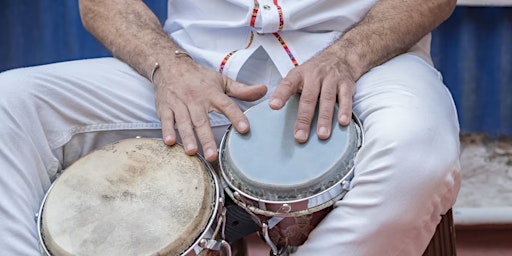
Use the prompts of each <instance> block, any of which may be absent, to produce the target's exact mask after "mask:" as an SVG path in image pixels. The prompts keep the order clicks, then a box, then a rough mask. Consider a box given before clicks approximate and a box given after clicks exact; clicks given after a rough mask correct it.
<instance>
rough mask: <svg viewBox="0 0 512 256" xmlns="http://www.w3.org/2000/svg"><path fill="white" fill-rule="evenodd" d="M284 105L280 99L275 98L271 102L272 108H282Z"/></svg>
mask: <svg viewBox="0 0 512 256" xmlns="http://www.w3.org/2000/svg"><path fill="white" fill-rule="evenodd" d="M282 104H283V102H282V101H281V100H280V99H277V98H274V99H272V100H270V106H272V107H281V105H282Z"/></svg>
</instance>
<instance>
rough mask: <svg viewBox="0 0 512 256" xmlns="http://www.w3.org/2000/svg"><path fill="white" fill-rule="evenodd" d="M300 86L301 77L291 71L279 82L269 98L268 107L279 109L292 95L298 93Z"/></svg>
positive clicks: (298, 73) (293, 70)
mask: <svg viewBox="0 0 512 256" xmlns="http://www.w3.org/2000/svg"><path fill="white" fill-rule="evenodd" d="M302 86H303V84H302V75H300V72H298V71H296V69H292V70H291V71H290V72H289V73H288V75H287V76H286V77H285V78H283V80H281V82H279V84H278V85H277V87H276V89H275V91H274V93H273V94H272V96H271V97H270V101H269V104H270V107H271V108H272V109H280V108H282V107H283V106H284V104H285V102H286V101H287V100H288V99H289V98H290V97H291V96H292V95H294V94H296V93H298V92H299V90H300V88H301V87H302Z"/></svg>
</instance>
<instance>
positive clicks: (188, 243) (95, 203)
mask: <svg viewBox="0 0 512 256" xmlns="http://www.w3.org/2000/svg"><path fill="white" fill-rule="evenodd" d="M218 190H219V189H218V188H217V187H216V180H215V179H214V177H213V176H212V173H211V168H210V167H209V165H207V164H206V163H205V162H204V160H202V158H199V157H197V156H188V155H186V154H185V153H184V150H183V148H182V147H181V146H180V145H175V146H172V147H170V146H167V145H165V144H164V143H163V142H162V140H158V139H149V138H133V139H127V140H122V141H119V142H116V143H113V144H109V145H107V146H104V147H103V148H101V149H98V150H96V151H93V152H91V153H90V154H88V155H86V156H84V157H82V158H81V159H79V160H78V161H77V162H75V163H74V164H73V165H71V166H70V167H69V168H67V169H66V170H65V171H64V172H63V174H62V175H61V176H60V177H59V178H58V179H57V180H56V181H55V182H54V184H53V185H52V187H51V188H50V190H49V191H48V193H47V195H46V197H45V200H44V201H43V205H42V206H41V211H40V213H39V218H38V222H39V223H38V227H39V229H40V236H41V238H40V240H41V246H42V248H43V255H53V256H60V255H95V256H100V255H108V256H112V255H123V256H127V255H197V254H196V252H195V249H194V248H193V247H196V249H197V243H198V241H199V239H200V238H201V237H203V236H205V234H206V232H207V231H208V230H210V229H211V228H212V225H214V221H213V218H214V216H216V215H217V211H218V204H217V203H218V202H217V199H218V198H219V197H220V195H219V191H218ZM196 251H197V250H196Z"/></svg>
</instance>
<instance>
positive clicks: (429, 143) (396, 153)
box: [296, 54, 460, 256]
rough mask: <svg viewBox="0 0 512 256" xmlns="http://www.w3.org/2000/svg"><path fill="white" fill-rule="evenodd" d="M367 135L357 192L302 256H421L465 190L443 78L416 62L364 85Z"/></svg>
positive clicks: (358, 101) (389, 68)
mask: <svg viewBox="0 0 512 256" xmlns="http://www.w3.org/2000/svg"><path fill="white" fill-rule="evenodd" d="M354 111H355V113H356V114H357V115H358V116H359V118H360V119H361V121H362V124H363V127H364V136H365V137H364V139H365V142H364V145H363V147H362V148H361V150H360V152H359V154H358V156H357V159H356V163H355V177H354V179H353V181H352V189H351V190H350V191H349V192H348V193H347V195H346V196H345V198H344V199H343V200H341V201H339V202H337V203H336V205H335V208H334V210H333V211H332V212H331V213H330V214H329V215H328V216H327V217H326V218H325V219H324V220H323V221H322V222H321V223H320V225H319V226H318V227H317V228H316V229H315V230H314V231H313V232H312V233H311V235H310V237H309V239H308V241H306V243H305V244H304V245H303V246H302V247H301V248H299V250H298V252H297V254H296V255H298V256H299V255H300V256H310V255H311V256H312V255H350V256H372V255H386V256H392V255H407V256H412V255H421V254H422V253H423V251H424V250H425V248H426V246H427V245H428V242H429V241H430V239H431V237H432V236H433V234H434V232H435V228H436V225H437V223H438V222H439V221H440V215H442V214H444V213H446V211H447V210H448V209H449V208H451V206H452V205H453V203H454V202H455V198H456V196H457V193H458V190H459V187H460V175H459V169H460V167H459V137H458V135H459V128H458V121H457V116H456V111H455V108H454V104H453V102H452V99H451V95H450V93H449V92H448V90H447V89H446V88H445V86H444V84H443V83H442V81H441V77H440V75H439V73H438V72H437V71H436V70H434V69H433V68H432V67H431V66H429V65H428V64H426V63H425V62H424V61H423V60H422V59H420V58H418V57H416V56H414V55H409V54H406V55H402V56H399V57H397V58H395V59H393V60H391V61H389V62H387V63H385V64H384V65H382V66H380V67H377V68H374V69H372V70H371V71H370V72H368V73H367V74H365V75H364V76H363V77H362V78H361V79H360V80H359V81H358V83H357V89H356V95H355V98H354Z"/></svg>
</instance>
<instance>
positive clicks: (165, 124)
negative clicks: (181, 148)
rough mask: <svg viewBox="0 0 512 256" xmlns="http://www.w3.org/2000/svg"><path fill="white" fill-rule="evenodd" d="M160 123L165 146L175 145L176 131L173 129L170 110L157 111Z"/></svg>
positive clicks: (172, 116)
mask: <svg viewBox="0 0 512 256" xmlns="http://www.w3.org/2000/svg"><path fill="white" fill-rule="evenodd" d="M159 113H160V114H159V116H160V122H161V124H162V139H163V141H164V143H165V144H167V145H170V146H172V145H174V143H176V130H175V129H174V114H173V112H172V110H170V109H167V110H166V111H159Z"/></svg>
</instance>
